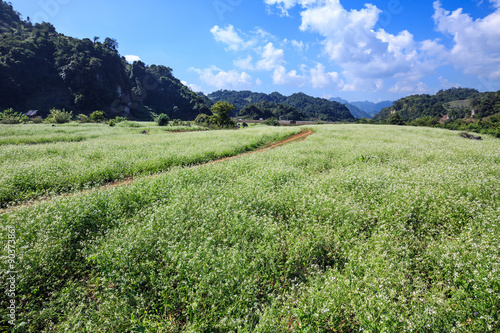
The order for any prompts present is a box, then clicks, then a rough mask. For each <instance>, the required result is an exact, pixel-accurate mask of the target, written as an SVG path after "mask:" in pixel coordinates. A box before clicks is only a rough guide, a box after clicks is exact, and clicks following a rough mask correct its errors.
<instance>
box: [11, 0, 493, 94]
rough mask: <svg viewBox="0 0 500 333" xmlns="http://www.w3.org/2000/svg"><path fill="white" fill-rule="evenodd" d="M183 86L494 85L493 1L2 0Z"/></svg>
mask: <svg viewBox="0 0 500 333" xmlns="http://www.w3.org/2000/svg"><path fill="white" fill-rule="evenodd" d="M10 2H11V3H12V5H13V7H14V9H15V10H17V11H18V12H20V13H21V14H22V16H23V18H24V19H27V18H28V17H29V18H30V20H31V21H32V22H36V23H40V22H43V21H45V22H50V23H51V24H53V25H54V26H55V28H56V29H57V31H58V32H60V33H63V34H65V35H68V36H72V37H77V38H93V37H94V36H98V37H100V38H101V40H104V38H106V37H111V38H115V39H116V40H117V41H118V44H119V49H118V51H119V52H120V54H121V55H122V56H125V57H126V58H127V60H129V61H134V60H139V59H140V60H141V61H143V62H144V63H146V64H148V65H152V64H156V65H165V66H169V67H171V68H173V70H174V72H173V73H174V75H175V76H176V77H177V78H178V79H180V80H182V81H183V83H184V84H186V85H188V86H189V87H190V88H191V89H192V90H193V91H196V92H199V91H202V92H204V93H206V94H208V93H210V92H213V91H216V90H219V89H228V90H252V91H255V92H264V93H271V92H274V91H277V92H280V93H282V94H284V95H291V94H293V93H296V92H304V93H306V94H309V95H312V96H316V97H323V98H331V97H341V98H344V99H346V100H348V101H351V102H354V101H365V100H368V101H372V102H380V101H383V100H397V99H399V98H401V97H405V96H408V95H413V94H434V93H436V92H437V91H439V90H441V89H448V88H452V87H466V88H475V89H478V90H480V91H497V90H500V0H468V1H466V0H453V1H452V0H438V1H433V0H418V1H417V0H372V1H361V0H349V1H347V0H182V1H179V0H142V1H137V0H106V1H103V0H85V1H82V0H10Z"/></svg>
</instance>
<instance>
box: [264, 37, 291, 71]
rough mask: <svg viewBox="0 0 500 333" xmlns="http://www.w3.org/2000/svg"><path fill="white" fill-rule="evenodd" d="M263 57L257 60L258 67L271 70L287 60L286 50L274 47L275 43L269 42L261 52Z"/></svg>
mask: <svg viewBox="0 0 500 333" xmlns="http://www.w3.org/2000/svg"><path fill="white" fill-rule="evenodd" d="M261 56H262V59H261V60H260V61H259V62H257V69H259V70H265V71H271V70H273V69H275V68H276V67H278V66H280V65H281V64H283V63H284V61H285V52H284V51H283V50H282V49H277V48H275V47H274V45H273V43H267V45H266V46H264V48H263V49H262V52H261Z"/></svg>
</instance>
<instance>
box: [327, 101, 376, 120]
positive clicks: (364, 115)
mask: <svg viewBox="0 0 500 333" xmlns="http://www.w3.org/2000/svg"><path fill="white" fill-rule="evenodd" d="M330 101H333V102H337V103H340V104H344V105H345V106H346V107H347V108H348V109H349V111H350V112H351V114H352V115H353V116H354V118H356V119H362V118H366V119H371V118H372V115H370V114H368V113H366V112H365V111H363V110H361V109H360V108H359V107H357V106H355V105H353V104H351V103H349V101H347V100H345V99H342V98H340V97H335V98H331V99H330Z"/></svg>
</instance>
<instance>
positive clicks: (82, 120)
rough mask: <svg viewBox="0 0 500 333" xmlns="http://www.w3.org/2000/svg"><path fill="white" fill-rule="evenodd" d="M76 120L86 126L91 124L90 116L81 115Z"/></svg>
mask: <svg viewBox="0 0 500 333" xmlns="http://www.w3.org/2000/svg"><path fill="white" fill-rule="evenodd" d="M76 120H78V122H79V123H81V124H84V123H88V122H89V116H87V115H85V114H83V113H81V114H79V115H77V116H76Z"/></svg>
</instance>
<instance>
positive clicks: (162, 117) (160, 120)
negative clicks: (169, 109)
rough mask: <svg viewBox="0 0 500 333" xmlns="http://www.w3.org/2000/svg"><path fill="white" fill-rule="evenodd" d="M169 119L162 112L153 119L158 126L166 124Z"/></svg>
mask: <svg viewBox="0 0 500 333" xmlns="http://www.w3.org/2000/svg"><path fill="white" fill-rule="evenodd" d="M169 121H170V117H169V116H168V115H166V114H164V113H162V114H160V115H159V116H158V117H157V118H156V119H155V122H156V123H157V124H158V126H167V125H168V122H169Z"/></svg>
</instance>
